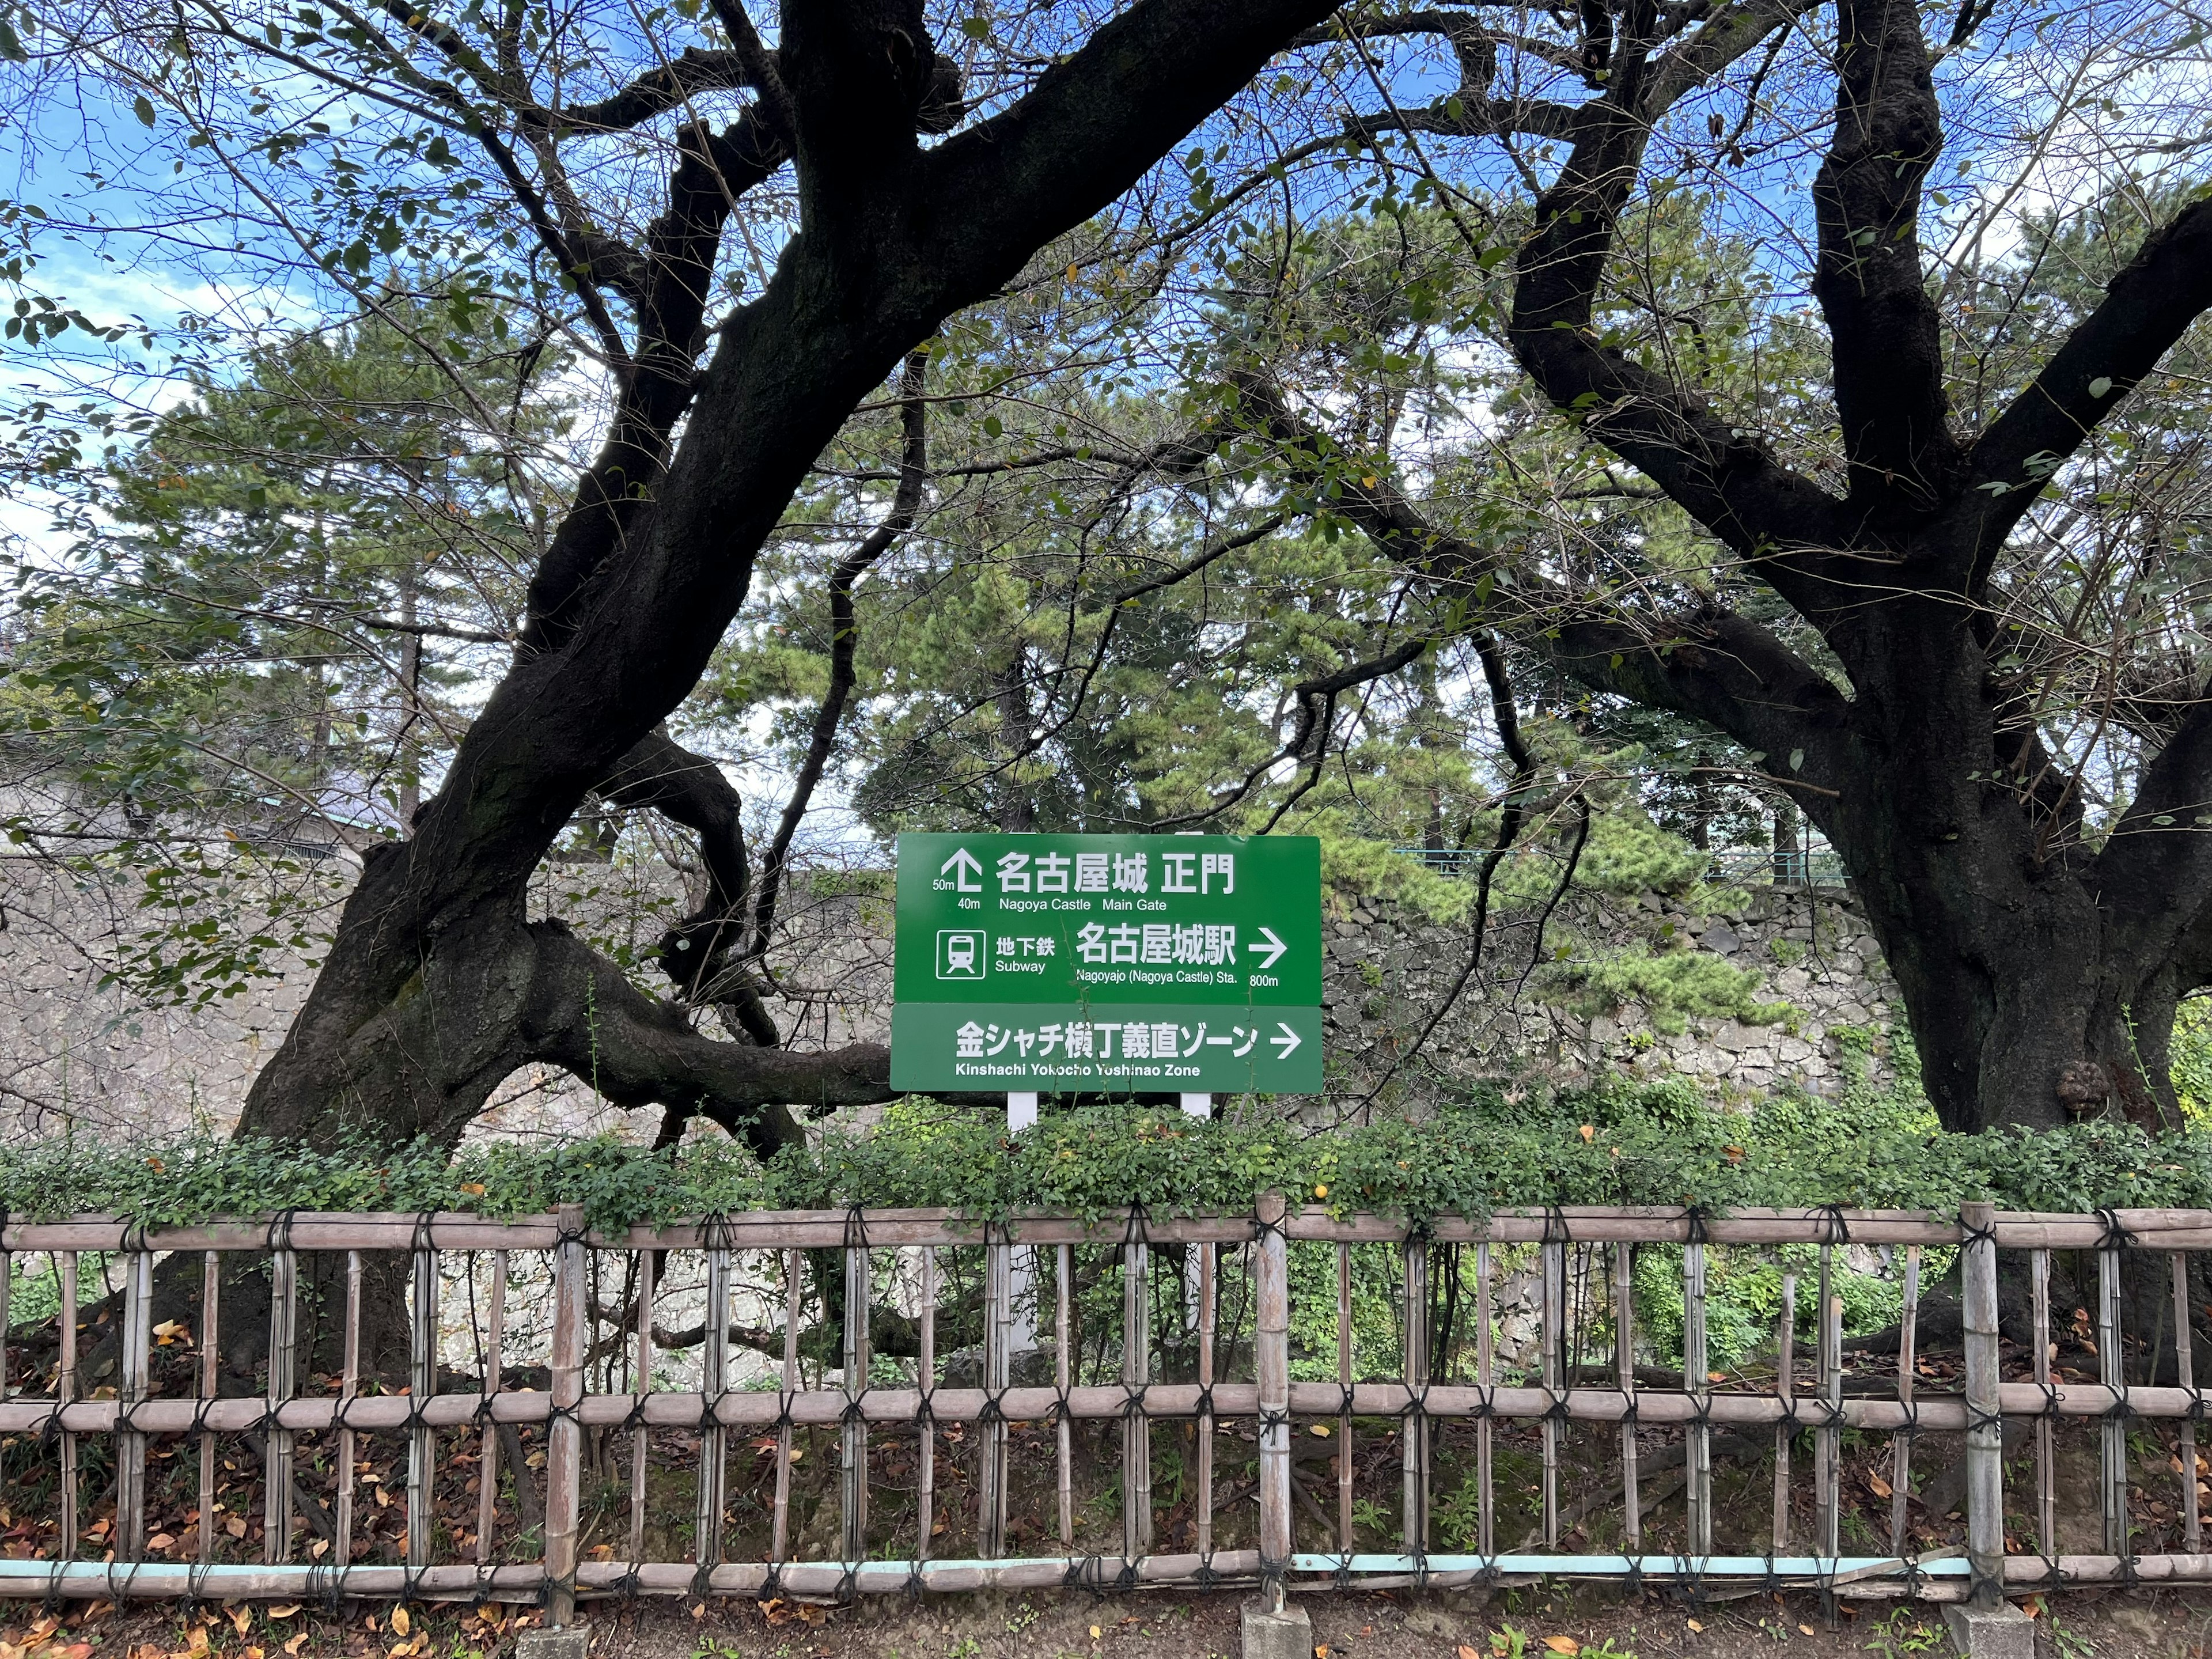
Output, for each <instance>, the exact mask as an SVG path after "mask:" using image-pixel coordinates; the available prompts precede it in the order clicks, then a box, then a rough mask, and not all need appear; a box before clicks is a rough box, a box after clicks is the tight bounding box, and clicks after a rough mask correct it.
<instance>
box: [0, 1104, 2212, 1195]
mask: <svg viewBox="0 0 2212 1659" xmlns="http://www.w3.org/2000/svg"><path fill="white" fill-rule="evenodd" d="M1268 1188H1281V1189H1282V1190H1284V1191H1285V1192H1288V1193H1290V1194H1292V1195H1293V1197H1294V1199H1296V1200H1297V1201H1300V1202H1302V1203H1304V1204H1307V1205H1317V1206H1325V1207H1327V1208H1329V1209H1332V1210H1339V1209H1341V1210H1352V1209H1368V1210H1376V1211H1380V1212H1387V1213H1391V1214H1396V1215H1405V1216H1410V1217H1414V1218H1421V1217H1429V1216H1438V1215H1463V1216H1468V1217H1480V1216H1482V1215H1484V1214H1486V1213H1487V1212H1490V1211H1491V1210H1492V1209H1494V1208H1506V1207H1515V1206H1532V1205H1533V1206H1541V1205H1545V1204H1551V1203H1559V1204H1683V1203H1692V1204H1697V1205H1700V1206H1704V1207H1705V1208H1707V1209H1709V1210H1713V1211H1724V1210H1727V1209H1729V1208H1732V1207H1736V1206H1755V1205H1772V1206H1780V1207H1785V1208H1794V1207H1800V1206H1815V1205H1820V1204H1840V1205H1845V1206H1867V1207H1894V1208H1901V1209H1930V1210H1936V1211H1940V1212H1952V1211H1954V1210H1955V1208H1956V1206H1958V1204H1959V1203H1960V1201H1961V1200H1966V1199H1972V1198H1988V1199H1991V1200H1995V1201H1996V1203H1997V1204H1999V1205H2000V1206H2003V1207H2007V1208H2015V1209H2038V1210H2065V1211H2087V1210H2091V1209H2094V1208H2097V1207H2099V1206H2107V1205H2110V1206H2143V1205H2171V1206H2187V1207H2204V1208H2212V1133H2203V1132H2196V1131H2192V1132H2191V1133H2188V1134H2186V1135H2185V1136H2179V1137H2174V1138H2171V1139H2159V1140H2155V1141H2154V1140H2152V1139H2148V1138H2147V1137H2145V1136H2144V1135H2143V1134H2142V1133H2140V1132H2139V1131H2137V1130H2136V1129H2134V1128H2132V1127H2128V1126H2125V1125H2121V1124H2114V1123H2106V1122H2090V1123H2083V1124H2081V1125H2078V1126H2075V1127H2071V1128H2067V1129H2062V1130H2054V1131H2050V1132H2046V1133H2034V1134H2025V1133H1988V1134H1981V1135H1952V1134H1944V1133H1940V1132H1938V1131H1936V1129H1935V1128H1934V1127H1933V1126H1932V1123H1931V1121H1930V1120H1929V1118H1928V1116H1927V1115H1926V1113H1925V1111H1924V1110H1923V1109H1917V1108H1915V1107H1913V1106H1911V1104H1909V1103H1902V1104H1901V1103H1899V1102H1897V1101H1895V1100H1893V1099H1890V1098H1886V1097H1868V1096H1867V1095H1866V1094H1865V1093H1863V1092H1857V1093H1855V1095H1854V1097H1851V1098H1849V1099H1847V1100H1846V1101H1845V1102H1844V1103H1840V1104H1838V1103H1832V1102H1826V1101H1816V1100H1812V1099H1809V1098H1802V1097H1783V1098H1779V1099H1777V1100H1773V1101H1771V1102H1769V1103H1766V1104H1765V1105H1763V1106H1761V1107H1760V1108H1759V1110H1758V1111H1757V1112H1756V1113H1755V1114H1742V1113H1735V1112H1729V1111H1723V1110H1720V1109H1715V1108H1712V1107H1710V1106H1708V1105H1705V1104H1704V1103H1701V1102H1700V1100H1699V1097H1698V1096H1697V1095H1696V1093H1695V1091H1694V1090H1692V1088H1690V1087H1689V1086H1688V1085H1685V1084H1681V1083H1665V1084H1657V1085H1644V1086H1642V1087H1627V1086H1619V1087H1613V1088H1608V1089H1603V1090H1599V1091H1587V1092H1583V1093H1570V1094H1564V1095H1560V1096H1557V1097H1531V1098H1527V1099H1518V1098H1516V1099H1508V1098H1504V1097H1498V1096H1496V1095H1486V1096H1484V1097H1480V1098H1479V1099H1476V1100H1474V1101H1473V1102H1471V1103H1468V1104H1467V1105H1465V1106H1464V1107H1462V1108H1459V1109H1455V1110H1452V1111H1449V1112H1447V1113H1445V1114H1443V1115H1439V1116H1437V1117H1436V1118H1433V1119H1431V1120H1430V1121H1425V1122H1422V1123H1418V1124H1411V1123H1403V1122H1383V1123H1376V1124H1374V1125H1372V1126H1370V1127H1347V1128H1341V1129H1332V1130H1329V1131H1327V1132H1323V1133H1314V1132H1312V1131H1310V1130H1307V1129H1304V1128H1302V1127H1300V1126H1298V1125H1297V1124H1293V1123H1289V1122H1285V1121H1281V1120H1280V1119H1276V1118H1261V1117H1259V1116H1258V1115H1256V1114H1255V1121H1233V1120H1232V1121H1226V1122H1222V1123H1207V1122H1200V1121H1192V1120H1189V1119H1186V1118H1182V1117H1180V1116H1178V1115H1175V1114H1173V1113H1171V1112H1164V1111H1161V1110H1159V1109H1150V1108H1136V1107H1114V1106H1098V1107H1088V1108H1085V1109H1078V1110H1073V1111H1068V1112H1048V1115H1046V1116H1045V1118H1044V1119H1043V1120H1042V1121H1041V1122H1040V1123H1039V1124H1038V1125H1037V1126H1036V1127H1035V1128H1034V1129H1031V1130H1030V1131H1028V1132H1027V1133H1024V1134H1023V1135H1021V1136H1020V1137H1018V1139H1015V1140H1013V1141H1012V1142H1011V1143H1010V1142H1009V1141H1008V1140H1007V1139H1006V1135H1005V1133H1004V1124H1003V1121H1001V1120H1000V1119H998V1118H997V1117H995V1116H994V1115H989V1114H982V1113H974V1112H963V1111H956V1110H953V1109H948V1108H945V1107H941V1106H939V1105H936V1104H935V1103H930V1102H927V1101H922V1102H909V1103H904V1104H902V1105H900V1106H897V1107H895V1108H893V1109H890V1112H889V1114H888V1115H887V1117H886V1119H885V1121H884V1122H883V1123H882V1124H880V1125H879V1126H878V1127H876V1128H874V1129H873V1130H872V1131H870V1132H868V1133H865V1134H860V1133H847V1132H844V1131H841V1130H832V1131H830V1132H829V1133H825V1134H824V1135H823V1137H822V1139H820V1141H819V1143H818V1144H817V1145H816V1146H811V1147H810V1148H808V1149H806V1150H805V1151H803V1152H801V1151H796V1150H794V1151H791V1152H786V1153H784V1154H782V1155H781V1156H779V1157H778V1158H775V1160H774V1161H773V1162H772V1163H770V1164H768V1165H767V1166H766V1167H763V1165H761V1164H759V1163H757V1161H755V1160H754V1159H753V1158H751V1157H750V1155H748V1154H747V1153H746V1152H745V1151H744V1148H743V1147H742V1146H739V1145H738V1143H736V1142H734V1141H732V1140H728V1139H724V1138H721V1137H720V1136H714V1137H712V1138H708V1139H701V1140H696V1141H695V1142H693V1143H691V1144H690V1145H686V1146H682V1147H679V1148H677V1149H674V1150H671V1151H670V1152H660V1153H655V1152H648V1151H647V1150H644V1149H642V1148H640V1147H636V1146H626V1145H623V1144H622V1143H620V1142H618V1141H616V1140H613V1139H591V1140H584V1141H578V1142H574V1143H571V1144H568V1145H564V1146H544V1147H525V1146H511V1145H486V1146H467V1147H464V1148H463V1149H461V1150H460V1151H459V1152H457V1153H454V1154H453V1155H451V1156H448V1155H447V1154H446V1153H444V1152H441V1151H440V1150H439V1149H437V1148H435V1147H434V1146H430V1145H428V1143H419V1144H416V1145H415V1146H403V1147H398V1148H388V1149H381V1150H380V1149H378V1148H376V1147H375V1146H373V1145H372V1144H370V1143H368V1142H367V1141H365V1140H363V1141H358V1142H353V1143H349V1144H346V1145H342V1146H336V1147H333V1148H329V1149H325V1150H315V1149H313V1148H307V1147H301V1146H289V1145H281V1144H278V1143H275V1142H269V1141H254V1140H216V1139H198V1140H190V1141H184V1142H178V1143H172V1144H166V1145H161V1146H116V1145H113V1144H112V1143H110V1142H108V1141H105V1140H94V1139H88V1138H85V1137H78V1138H76V1139H59V1140H46V1141H36V1142H31V1143H27V1144H24V1145H19V1146H7V1147H0V1205H4V1206H6V1208H7V1209H8V1211H9V1212H10V1213H11V1214H13V1215H15V1216H17V1217H29V1218H52V1217H55V1216H60V1215H67V1214H70V1213H74V1212H107V1213H112V1214H117V1215H122V1216H127V1217H130V1218H133V1219H135V1220H139V1221H143V1222H147V1223H149V1224H162V1223H170V1224H174V1223H182V1222H190V1221H197V1220H202V1219H205V1218H210V1217H214V1216H222V1215H230V1216H260V1215H266V1214H270V1213H273V1212H276V1211H278V1210H283V1209H301V1210H401V1211H417V1210H432V1209H447V1210H472V1211H475V1212H479V1213H482V1214H484V1215H487V1216H494V1217H497V1216H510V1215H520V1214H527V1213H532V1212H542V1211H544V1210H547V1209H550V1208H551V1207H552V1206H554V1205H555V1204H556V1203H561V1202H567V1201H578V1202H581V1203H582V1204H584V1205H585V1206H586V1210H587V1211H588V1212H589V1214H590V1216H591V1218H592V1222H593V1223H594V1225H602V1226H617V1225H628V1224H629V1223H632V1222H641V1221H659V1220H670V1219H674V1218H678V1217H684V1216H696V1215H702V1214H708V1213H713V1212H720V1211H734V1210H750V1209H785V1208H790V1209H844V1208H847V1207H849V1206H853V1205H856V1204H857V1205H865V1206H871V1207H889V1206H945V1207H947V1208H950V1209H953V1210H956V1211H958V1212H963V1213H965V1214H969V1215H973V1216H977V1217H983V1218H989V1217H996V1216H1001V1215H1004V1214H1006V1213H1007V1212H1010V1211H1012V1210H1015V1209H1019V1208H1028V1207H1032V1206H1034V1207H1042V1208H1044V1209H1049V1210H1057V1211H1065V1212H1075V1213H1079V1214H1086V1215H1095V1214H1098V1213H1101V1212H1106V1211H1109V1210H1113V1209H1116V1208H1119V1207H1121V1206H1125V1205H1127V1203H1128V1202H1129V1201H1130V1200H1133V1199H1134V1200H1141V1201H1142V1202H1143V1203H1145V1204H1146V1206H1149V1207H1150V1208H1152V1210H1154V1211H1155V1212H1160V1213H1163V1214H1166V1213H1173V1212H1189V1211H1194V1210H1200V1209H1208V1208H1224V1209H1228V1210H1243V1209H1245V1208H1247V1207H1249V1206H1250V1204H1251V1202H1252V1200H1253V1197H1254V1195H1255V1194H1257V1193H1260V1192H1261V1191H1264V1190H1267V1189H1268Z"/></svg>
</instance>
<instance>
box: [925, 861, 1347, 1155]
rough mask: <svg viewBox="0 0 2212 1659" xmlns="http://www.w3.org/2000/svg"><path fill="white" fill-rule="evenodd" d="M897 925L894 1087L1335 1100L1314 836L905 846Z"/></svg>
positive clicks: (1022, 1103) (1025, 1103)
mask: <svg viewBox="0 0 2212 1659" xmlns="http://www.w3.org/2000/svg"><path fill="white" fill-rule="evenodd" d="M897 919H898V933H897V944H896V960H895V968H894V980H895V985H896V1004H895V1006H894V1008H893V1011H892V1016H891V1086H892V1087H894V1088H896V1089H905V1090H916V1091H930V1090H939V1091H951V1090H959V1091H972V1090H976V1089H1002V1090H1004V1091H1006V1106H1007V1117H1008V1123H1009V1127H1016V1128H1018V1127H1025V1126H1026V1125H1027V1124H1028V1123H1030V1122H1033V1121H1035V1120H1036V1097H1037V1096H1038V1094H1040V1093H1043V1092H1055V1093H1057V1092H1084V1093H1091V1092H1101V1091H1117V1090H1141V1091H1156V1092H1160V1093H1172V1094H1176V1095H1179V1096H1180V1097H1182V1107H1183V1109H1184V1110H1185V1111H1187V1112H1191V1113H1193V1114H1194V1115H1196V1114H1204V1113H1210V1112H1211V1110H1212V1098H1211V1097H1212V1096H1214V1095H1216V1094H1242V1093H1255V1094H1316V1093H1318V1092H1320V1090H1321V1087H1322V1018H1321V981H1322V943H1321V848H1320V843H1319V842H1316V841H1315V840H1314V839H1313V838H1311V837H1310V836H1058V835H1033V836H1009V835H972V836H957V835H911V836H900V837H899V839H898V898H897Z"/></svg>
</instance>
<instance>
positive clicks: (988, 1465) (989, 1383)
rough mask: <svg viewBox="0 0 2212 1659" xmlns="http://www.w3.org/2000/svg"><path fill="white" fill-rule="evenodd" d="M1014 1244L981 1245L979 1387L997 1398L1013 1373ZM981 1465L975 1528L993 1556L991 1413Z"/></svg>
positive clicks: (1001, 1428) (995, 1443) (995, 1435)
mask: <svg viewBox="0 0 2212 1659" xmlns="http://www.w3.org/2000/svg"><path fill="white" fill-rule="evenodd" d="M1013 1304H1014V1249H1013V1246H1012V1245H1011V1244H987V1245H986V1246H984V1249H983V1387H984V1388H985V1389H987V1391H989V1392H990V1394H991V1395H992V1397H993V1398H994V1399H995V1398H996V1397H997V1396H998V1395H999V1394H1000V1392H1002V1391H1003V1390H1004V1389H1006V1384H1007V1380H1008V1378H1009V1376H1011V1375H1012V1360H1013V1356H1012V1353H1011V1352H1009V1349H1010V1347H1011V1345H1012V1327H1013ZM982 1441H983V1446H982V1453H983V1468H982V1477H983V1478H982V1480H981V1490H980V1492H979V1493H978V1498H979V1500H980V1508H979V1511H978V1514H977V1516H976V1522H977V1529H978V1531H979V1532H980V1533H981V1553H982V1556H983V1559H986V1560H996V1559H999V1558H1000V1556H1003V1555H1004V1554H1005V1553H1006V1419H1005V1418H1004V1417H1003V1416H1000V1415H999V1414H998V1413H993V1417H992V1420H991V1421H989V1422H987V1423H986V1424H984V1425H983V1434H982Z"/></svg>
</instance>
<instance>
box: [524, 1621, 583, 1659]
mask: <svg viewBox="0 0 2212 1659" xmlns="http://www.w3.org/2000/svg"><path fill="white" fill-rule="evenodd" d="M591 1647H592V1627H591V1626H589V1625H564V1626H562V1627H561V1628H560V1629H559V1630H542V1629H541V1630H526V1631H525V1632H522V1636H521V1639H520V1640H519V1641H517V1642H516V1643H515V1644H514V1659H585V1655H586V1654H587V1653H589V1652H590V1651H591Z"/></svg>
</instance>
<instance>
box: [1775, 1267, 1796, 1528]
mask: <svg viewBox="0 0 2212 1659" xmlns="http://www.w3.org/2000/svg"><path fill="white" fill-rule="evenodd" d="M1796 1366H1797V1275H1796V1273H1790V1272H1787V1271H1785V1272H1784V1273H1783V1275H1782V1313H1781V1316H1780V1317H1779V1318H1778V1319H1777V1320H1776V1321H1775V1331H1774V1393H1775V1397H1776V1398H1777V1399H1778V1400H1780V1401H1782V1407H1783V1410H1784V1413H1785V1416H1784V1420H1783V1421H1782V1422H1780V1423H1778V1424H1777V1425H1775V1430H1774V1553H1776V1554H1777V1555H1786V1554H1787V1553H1789V1550H1790V1441H1791V1440H1792V1439H1793V1438H1794V1437H1795V1436H1796V1429H1795V1428H1793V1427H1792V1426H1791V1425H1790V1421H1789V1419H1788V1417H1787V1416H1786V1413H1788V1412H1789V1410H1790V1407H1791V1405H1792V1403H1793V1398H1794V1395H1795V1391H1796V1386H1797V1380H1796Z"/></svg>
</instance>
